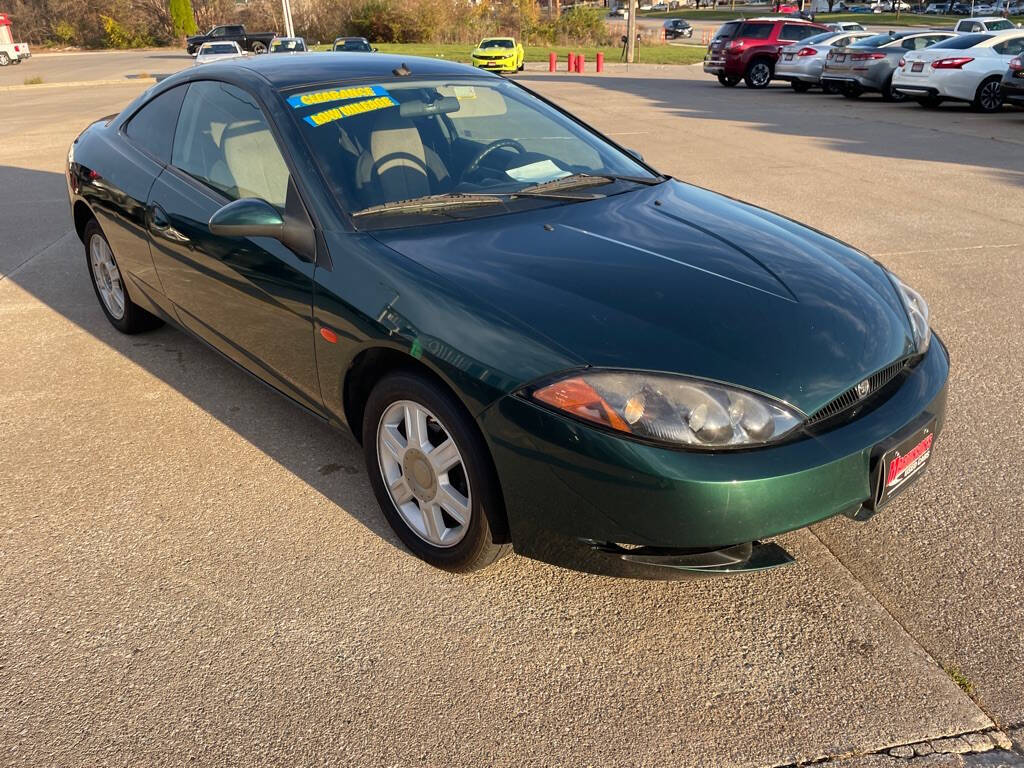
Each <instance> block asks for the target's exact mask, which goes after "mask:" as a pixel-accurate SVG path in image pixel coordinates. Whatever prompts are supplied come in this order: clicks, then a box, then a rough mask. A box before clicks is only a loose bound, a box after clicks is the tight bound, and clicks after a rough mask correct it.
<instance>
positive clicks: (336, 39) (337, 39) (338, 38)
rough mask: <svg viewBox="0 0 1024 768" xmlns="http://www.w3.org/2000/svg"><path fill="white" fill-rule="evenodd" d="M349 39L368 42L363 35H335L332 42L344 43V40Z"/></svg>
mask: <svg viewBox="0 0 1024 768" xmlns="http://www.w3.org/2000/svg"><path fill="white" fill-rule="evenodd" d="M349 40H358V41H359V42H361V43H369V42H370V41H369V40H367V39H366V38H365V37H336V38H334V42H336V43H344V42H347V41H349Z"/></svg>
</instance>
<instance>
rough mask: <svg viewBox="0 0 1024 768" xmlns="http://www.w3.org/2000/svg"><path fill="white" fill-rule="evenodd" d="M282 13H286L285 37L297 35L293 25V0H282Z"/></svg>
mask: <svg viewBox="0 0 1024 768" xmlns="http://www.w3.org/2000/svg"><path fill="white" fill-rule="evenodd" d="M281 13H282V14H283V15H284V34H285V37H295V27H294V26H293V25H292V4H291V0H281Z"/></svg>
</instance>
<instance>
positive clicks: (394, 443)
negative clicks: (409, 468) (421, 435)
mask: <svg viewBox="0 0 1024 768" xmlns="http://www.w3.org/2000/svg"><path fill="white" fill-rule="evenodd" d="M380 446H381V448H383V449H384V450H385V451H386V452H387V454H388V455H389V456H390V457H391V458H392V459H394V460H395V461H396V462H399V463H401V461H402V456H403V455H404V454H405V448H406V446H405V439H404V438H403V437H402V434H401V432H399V431H398V427H397V426H393V425H390V424H385V425H384V428H383V429H382V430H381V432H380Z"/></svg>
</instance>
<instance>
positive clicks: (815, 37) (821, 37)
mask: <svg viewBox="0 0 1024 768" xmlns="http://www.w3.org/2000/svg"><path fill="white" fill-rule="evenodd" d="M833 35H835V32H822V33H821V34H820V35H812V36H811V37H808V38H804V42H805V43H808V44H814V43H823V42H825V41H826V40H828V39H829V38H830V37H832V36H833ZM848 39H849V38H846V37H843V38H840V39H839V40H838V41H836V42H834V43H832V44H833V45H842V44H843V42H842V41H843V40H848Z"/></svg>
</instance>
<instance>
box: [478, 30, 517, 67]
mask: <svg viewBox="0 0 1024 768" xmlns="http://www.w3.org/2000/svg"><path fill="white" fill-rule="evenodd" d="M524 58H525V54H524V53H523V46H522V45H521V44H520V43H517V42H516V41H515V38H513V37H485V38H484V39H483V40H481V41H480V45H478V46H477V47H476V49H475V50H474V51H473V66H474V67H480V68H481V69H490V70H494V71H496V72H518V71H520V70H522V68H523V59H524Z"/></svg>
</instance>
